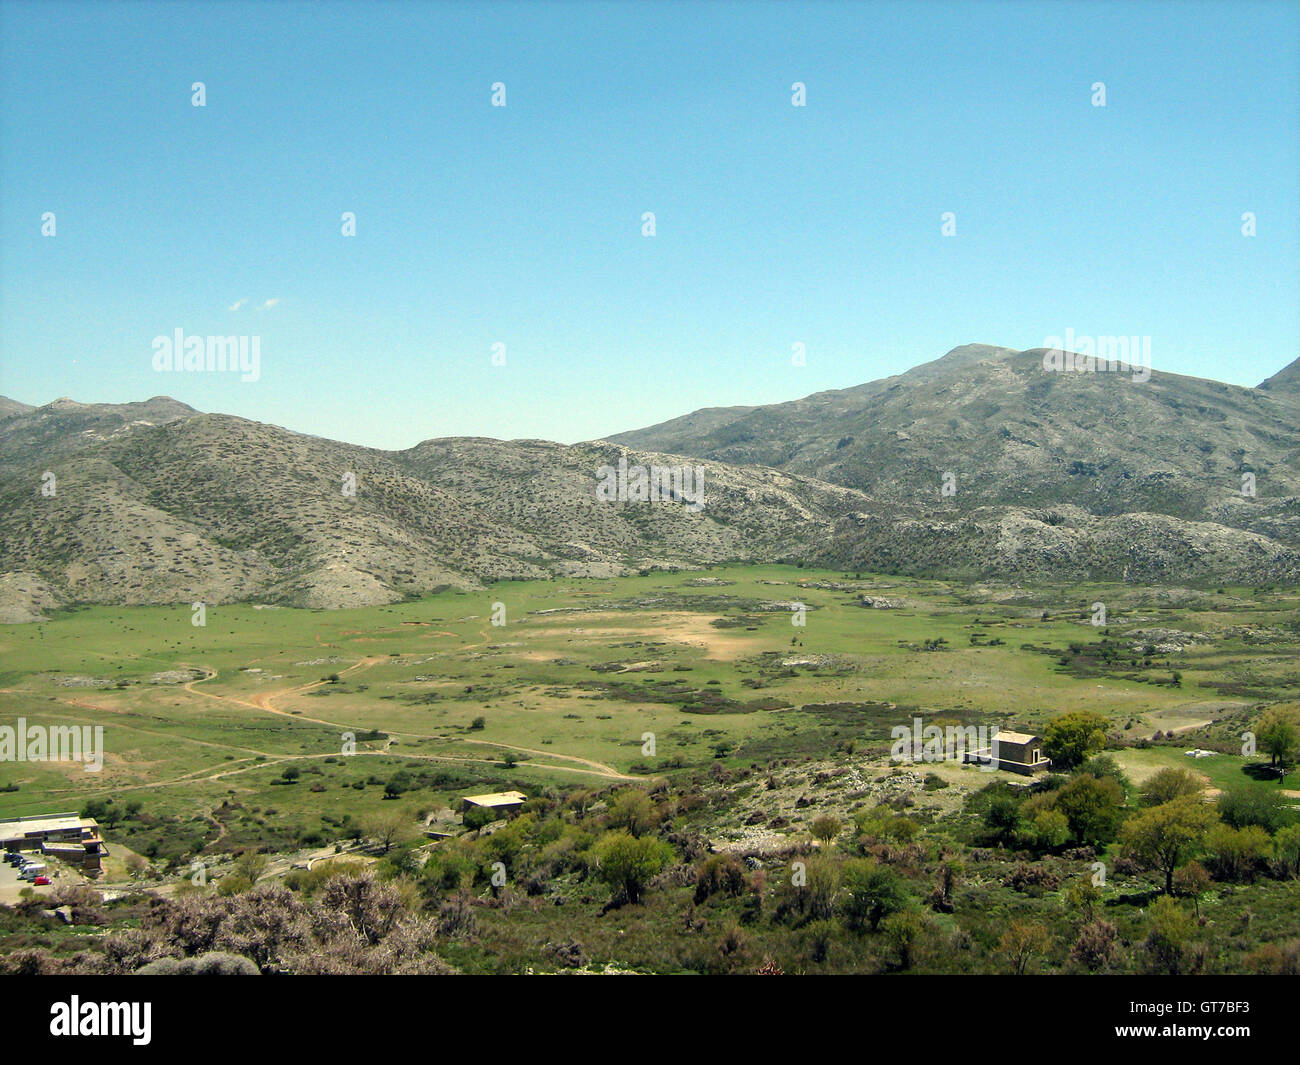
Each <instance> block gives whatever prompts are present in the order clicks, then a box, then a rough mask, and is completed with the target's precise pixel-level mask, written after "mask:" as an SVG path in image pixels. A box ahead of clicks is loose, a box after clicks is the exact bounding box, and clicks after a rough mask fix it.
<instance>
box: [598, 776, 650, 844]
mask: <svg viewBox="0 0 1300 1065" xmlns="http://www.w3.org/2000/svg"><path fill="white" fill-rule="evenodd" d="M609 823H610V824H611V825H613V826H614V827H615V828H625V829H627V830H628V832H630V833H631V834H632V835H634V836H638V837H640V836H644V835H645V834H646V833H647V832H651V831H653V830H654V827H655V825H657V824H658V823H659V811H658V810H656V809H655V804H654V800H653V799H652V798H650V796H649V794H648V793H646V792H645V791H643V790H642V789H641V788H625V789H624V790H623V791H621V792H619V793H618V795H617V796H616V797H615V799H614V802H613V804H612V805H611V806H610V809H609Z"/></svg>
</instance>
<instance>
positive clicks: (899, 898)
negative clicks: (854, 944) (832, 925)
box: [840, 858, 910, 932]
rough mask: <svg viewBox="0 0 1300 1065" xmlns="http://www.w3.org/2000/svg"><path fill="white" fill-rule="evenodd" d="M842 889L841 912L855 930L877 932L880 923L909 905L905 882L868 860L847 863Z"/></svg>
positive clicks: (845, 864) (841, 884)
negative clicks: (867, 929)
mask: <svg viewBox="0 0 1300 1065" xmlns="http://www.w3.org/2000/svg"><path fill="white" fill-rule="evenodd" d="M840 886H841V888H842V890H843V901H842V903H841V906H840V909H841V912H842V913H843V914H844V921H845V923H846V924H847V925H848V926H849V927H850V928H852V929H854V930H860V929H862V928H870V929H871V931H873V932H874V931H876V929H878V928H879V927H880V922H881V921H883V920H884V919H885V918H886V917H889V916H890V915H891V914H895V913H898V912H899V911H900V910H902V909H904V908H905V907H906V906H907V905H908V902H909V901H910V899H909V896H908V893H907V887H906V886H905V884H904V883H903V878H902V877H901V876H899V875H898V873H896V872H895V871H894V870H893V869H891V868H889V866H886V865H881V864H880V863H879V862H876V861H873V860H871V859H869V858H868V859H863V858H855V859H853V860H851V861H847V862H845V863H844V865H843V869H842V875H841V878H840Z"/></svg>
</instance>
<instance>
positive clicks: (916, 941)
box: [880, 910, 933, 969]
mask: <svg viewBox="0 0 1300 1065" xmlns="http://www.w3.org/2000/svg"><path fill="white" fill-rule="evenodd" d="M932 928H933V926H932V924H931V923H930V920H929V919H928V918H927V917H926V916H925V915H924V914H923V913H920V912H918V911H916V910H900V911H899V912H898V913H895V914H891V915H890V916H889V917H886V918H885V920H884V921H882V922H881V925H880V930H881V932H883V933H884V936H885V939H886V940H887V941H888V942H889V945H890V946H891V947H893V949H894V956H895V958H896V964H897V966H898V968H900V969H910V968H911V967H912V965H913V963H914V962H915V961H916V955H917V953H918V952H919V950H920V947H921V945H922V943H923V942H924V940H925V938H926V937H927V936H928V934H929V933H930V931H931V929H932Z"/></svg>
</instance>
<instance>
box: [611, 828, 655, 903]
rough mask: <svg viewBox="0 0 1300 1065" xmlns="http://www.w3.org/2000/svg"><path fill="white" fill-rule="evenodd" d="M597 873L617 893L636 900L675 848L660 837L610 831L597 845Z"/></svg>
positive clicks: (635, 901) (630, 900)
mask: <svg viewBox="0 0 1300 1065" xmlns="http://www.w3.org/2000/svg"><path fill="white" fill-rule="evenodd" d="M594 852H595V857H596V861H597V863H598V864H597V871H596V875H597V876H598V877H599V878H600V879H601V880H603V881H604V882H605V883H606V884H608V885H609V887H610V889H611V890H612V891H613V892H614V894H615V895H616V896H617V895H618V894H619V893H620V892H622V893H623V894H624V895H626V896H627V900H628V902H631V903H633V904H635V903H637V902H640V901H641V893H642V891H644V890H645V886H646V884H647V883H648V882H649V881H650V879H651V878H652V877H654V876H655V874H657V873H658V872H659V871H660V870H661V869H663V867H664V866H665V865H667V864H668V863H669V862H670V861H671V860H672V858H673V849H672V848H671V847H670V846H668V844H667V843H665V842H664V841H663V840H661V839H656V838H653V837H648V836H646V837H642V838H640V839H638V838H637V837H636V836H633V835H631V834H629V833H627V832H610V833H607V834H606V835H604V836H602V837H601V838H600V839H599V840H598V841H597V842H596V846H595V848H594Z"/></svg>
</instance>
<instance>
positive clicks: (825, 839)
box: [808, 817, 840, 847]
mask: <svg viewBox="0 0 1300 1065" xmlns="http://www.w3.org/2000/svg"><path fill="white" fill-rule="evenodd" d="M808 831H809V832H810V833H811V835H812V838H813V839H815V840H817V841H819V842H820V843H821V845H822V846H823V847H826V846H829V845H830V842H831V840H833V839H834V838H835V837H836V836H838V835H839V834H840V822H839V820H838V819H837V818H834V817H819V818H817V820H816V821H814V822H813V823H812V826H811V827H810V828H809V829H808Z"/></svg>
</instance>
